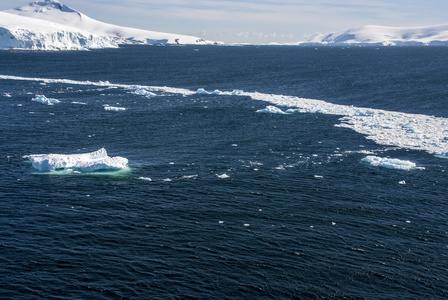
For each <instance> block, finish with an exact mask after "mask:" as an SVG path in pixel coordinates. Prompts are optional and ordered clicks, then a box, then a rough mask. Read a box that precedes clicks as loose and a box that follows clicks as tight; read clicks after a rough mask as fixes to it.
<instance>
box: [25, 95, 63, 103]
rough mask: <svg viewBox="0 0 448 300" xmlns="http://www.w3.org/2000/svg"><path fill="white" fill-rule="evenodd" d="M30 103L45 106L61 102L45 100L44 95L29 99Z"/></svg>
mask: <svg viewBox="0 0 448 300" xmlns="http://www.w3.org/2000/svg"><path fill="white" fill-rule="evenodd" d="M31 101H34V102H40V103H43V104H47V105H53V104H55V103H59V102H61V101H59V100H57V99H52V98H47V97H45V96H44V95H36V97H35V98H33V99H31Z"/></svg>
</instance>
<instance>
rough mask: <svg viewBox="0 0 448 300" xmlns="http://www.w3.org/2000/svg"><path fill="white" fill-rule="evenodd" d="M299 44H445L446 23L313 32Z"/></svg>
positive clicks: (446, 40) (446, 35) (447, 43)
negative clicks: (313, 33) (324, 32)
mask: <svg viewBox="0 0 448 300" xmlns="http://www.w3.org/2000/svg"><path fill="white" fill-rule="evenodd" d="M298 44H300V45H305V46H306V45H327V46H344V45H357V46H447V45H448V25H436V26H424V27H390V26H378V25H365V26H361V27H356V28H351V29H348V30H344V31H339V32H334V33H327V34H315V35H314V36H312V37H311V38H309V39H308V40H307V41H304V42H299V43H298Z"/></svg>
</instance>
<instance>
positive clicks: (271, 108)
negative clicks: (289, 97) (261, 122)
mask: <svg viewBox="0 0 448 300" xmlns="http://www.w3.org/2000/svg"><path fill="white" fill-rule="evenodd" d="M257 113H266V114H281V115H284V114H285V112H284V111H283V110H281V109H280V108H278V107H275V106H271V105H269V106H266V108H264V109H259V110H257Z"/></svg>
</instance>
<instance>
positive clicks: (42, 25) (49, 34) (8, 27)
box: [0, 12, 118, 50]
mask: <svg viewBox="0 0 448 300" xmlns="http://www.w3.org/2000/svg"><path fill="white" fill-rule="evenodd" d="M113 47H118V45H117V43H116V42H115V40H114V39H113V38H112V37H109V36H101V35H97V34H93V33H91V32H87V31H84V30H78V29H76V28H73V27H70V26H65V25H61V24H56V23H53V22H49V21H44V20H38V19H33V18H28V17H22V16H17V15H12V14H8V13H5V12H0V49H11V48H14V49H29V50H83V49H96V48H113Z"/></svg>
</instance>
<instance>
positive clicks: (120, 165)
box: [29, 148, 128, 172]
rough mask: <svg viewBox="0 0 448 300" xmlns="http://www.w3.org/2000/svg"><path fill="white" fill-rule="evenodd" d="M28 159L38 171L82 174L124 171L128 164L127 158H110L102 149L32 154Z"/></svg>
mask: <svg viewBox="0 0 448 300" xmlns="http://www.w3.org/2000/svg"><path fill="white" fill-rule="evenodd" d="M29 159H30V161H31V164H32V165H33V167H34V168H35V169H37V170H39V171H55V170H61V169H62V170H64V169H65V170H66V169H76V170H80V171H84V172H92V171H97V170H119V169H125V168H126V167H127V164H128V160H127V158H124V157H120V156H116V157H110V156H108V155H107V151H106V149H104V148H101V149H99V150H97V151H94V152H90V153H83V154H32V155H30V156H29Z"/></svg>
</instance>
